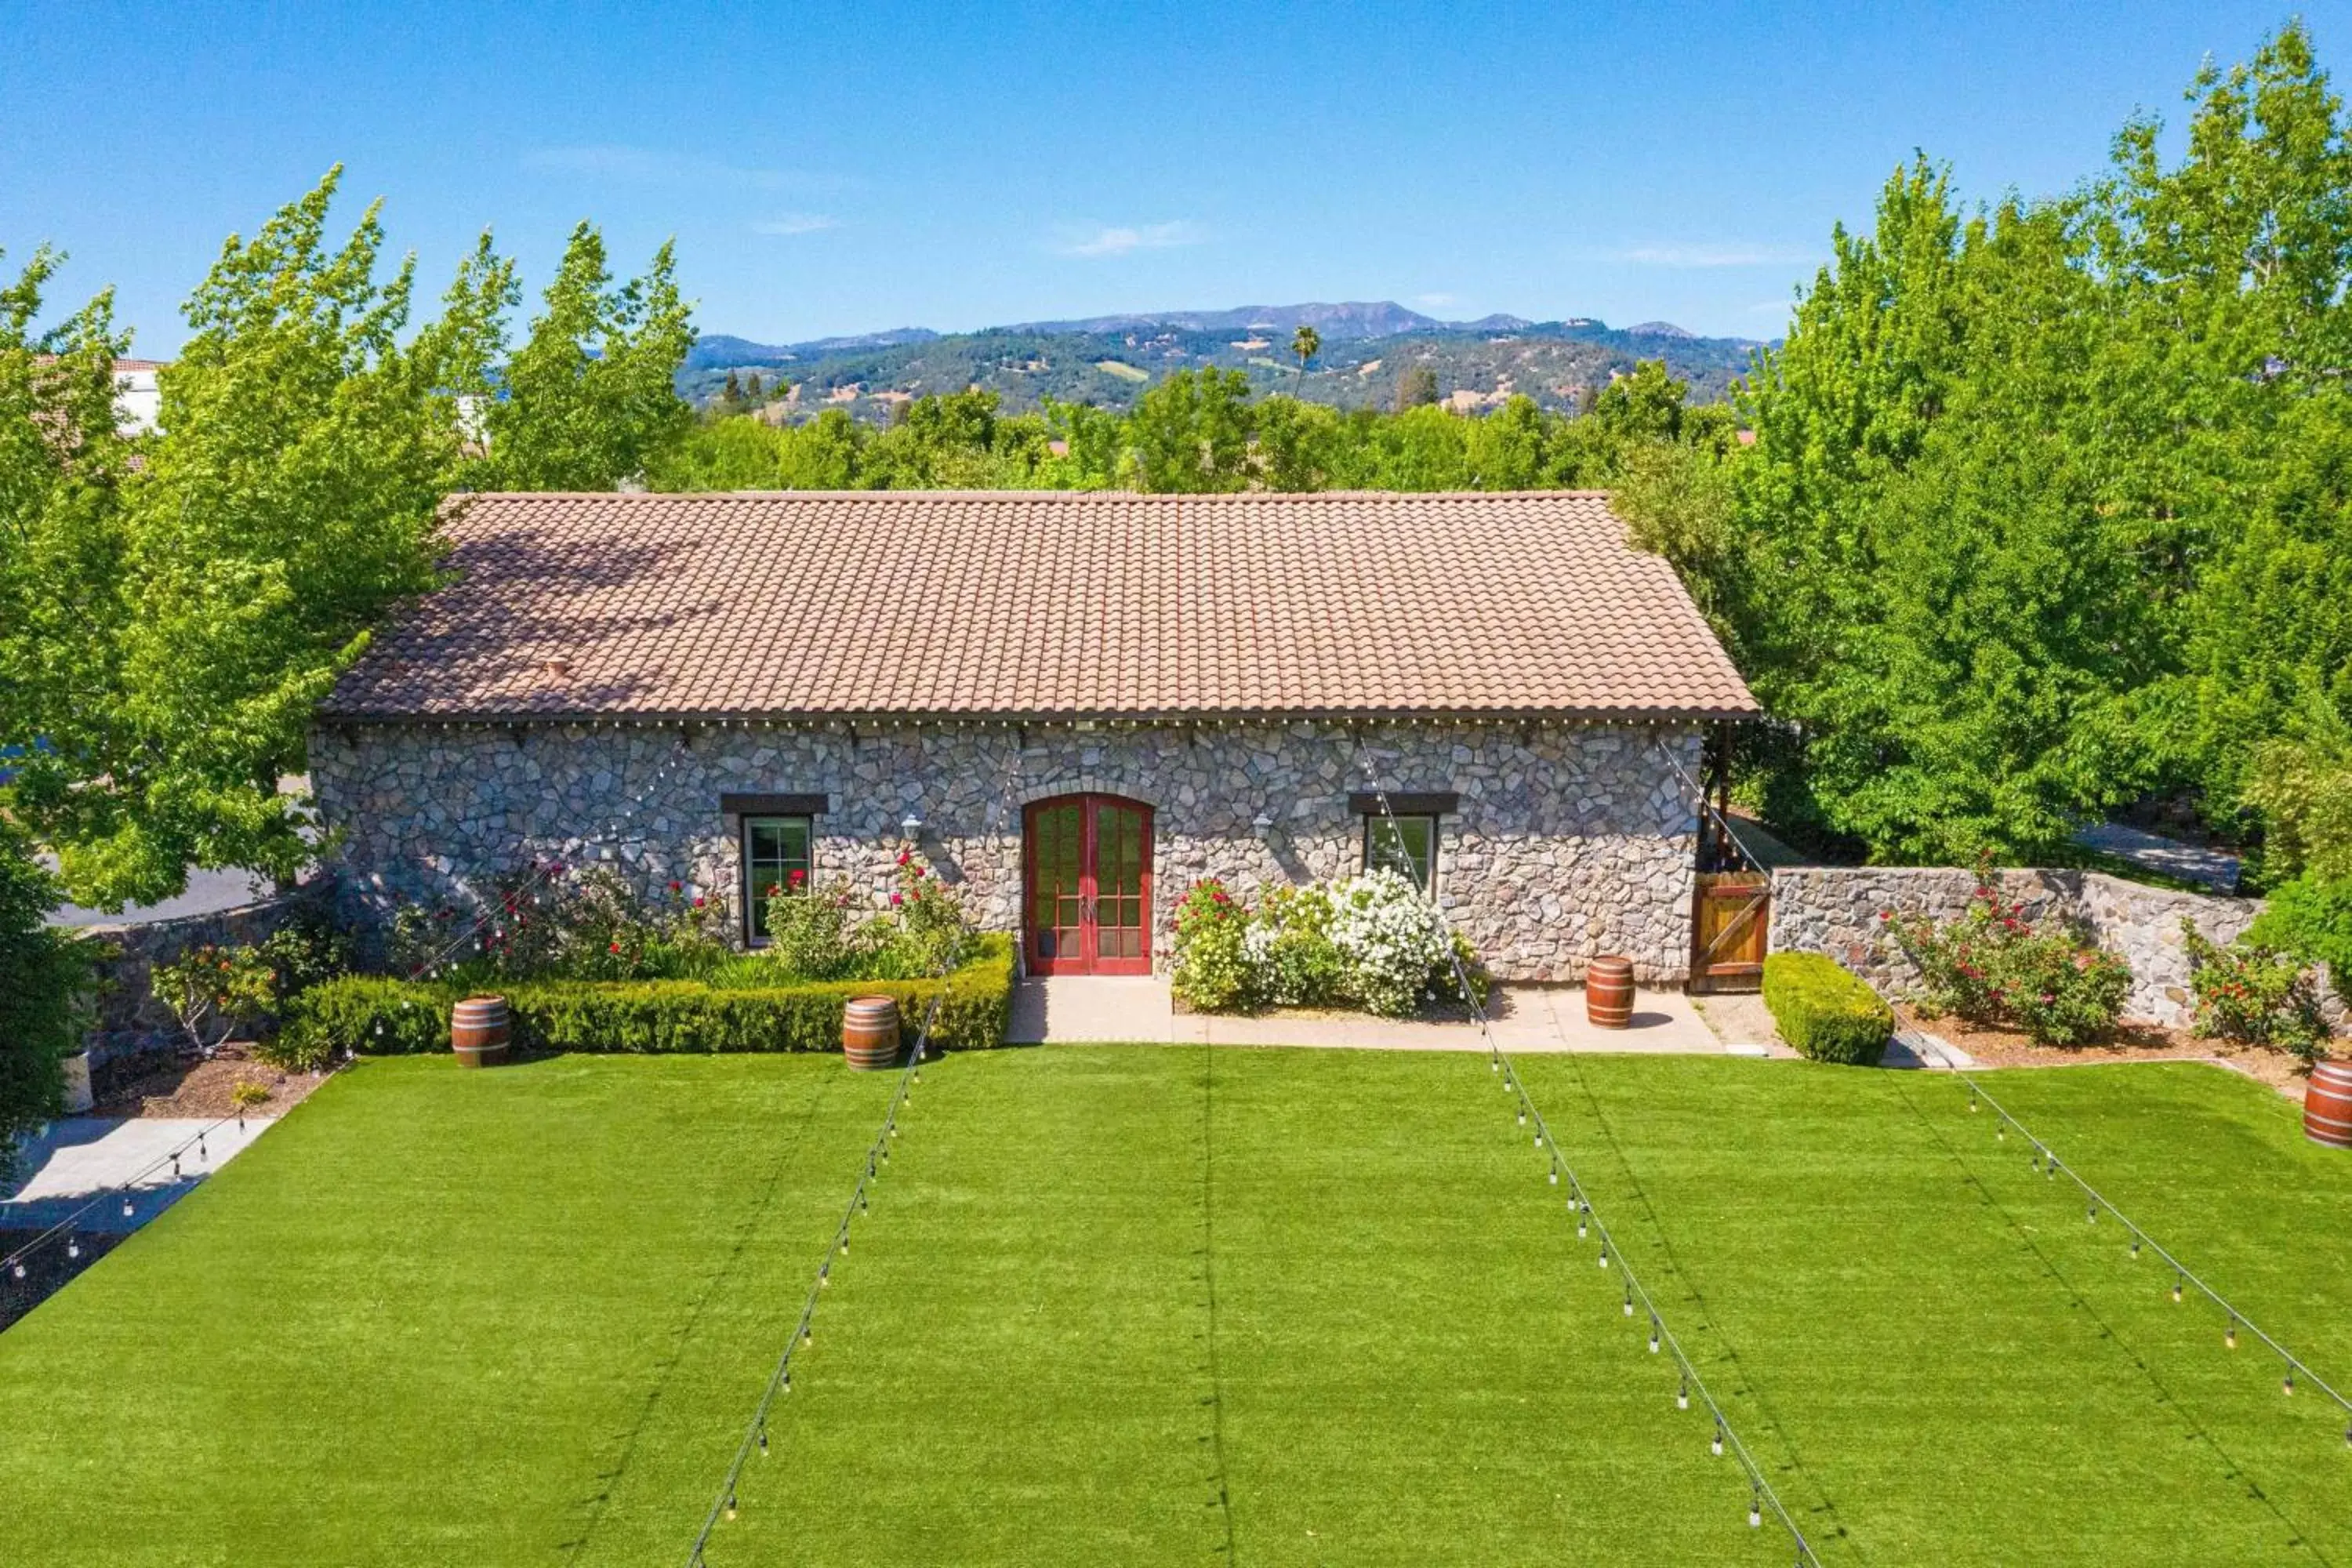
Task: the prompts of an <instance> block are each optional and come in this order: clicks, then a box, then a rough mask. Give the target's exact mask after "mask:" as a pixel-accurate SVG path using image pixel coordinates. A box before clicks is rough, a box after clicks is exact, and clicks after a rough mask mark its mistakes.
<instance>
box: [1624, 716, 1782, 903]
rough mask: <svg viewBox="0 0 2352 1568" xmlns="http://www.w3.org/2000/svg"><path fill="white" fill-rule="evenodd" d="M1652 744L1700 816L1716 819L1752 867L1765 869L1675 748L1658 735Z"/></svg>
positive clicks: (1651, 740) (1651, 741)
mask: <svg viewBox="0 0 2352 1568" xmlns="http://www.w3.org/2000/svg"><path fill="white" fill-rule="evenodd" d="M1650 743H1651V744H1652V745H1653V746H1655V747H1656V748H1657V750H1658V755H1660V756H1662V757H1664V758H1665V759H1666V766H1668V767H1670V768H1672V769H1674V770H1675V776H1676V777H1677V778H1679V779H1681V780H1682V781H1683V784H1684V787H1685V788H1686V789H1688V790H1689V791H1690V792H1691V796H1692V798H1693V799H1695V800H1696V801H1697V802H1698V809H1699V815H1700V816H1702V817H1709V816H1711V817H1713V818H1714V819H1715V823H1716V826H1718V827H1720V828H1722V829H1723V836H1724V837H1726V838H1728V839H1730V840H1731V842H1732V843H1733V844H1734V845H1735V846H1736V847H1738V850H1739V852H1740V853H1741V854H1742V855H1745V856H1746V857H1748V864H1749V865H1750V866H1753V867H1755V868H1757V869H1759V870H1762V869H1763V868H1764V861H1763V858H1762V857H1760V856H1759V855H1758V854H1757V853H1756V851H1755V850H1753V849H1751V848H1749V847H1748V840H1746V839H1745V838H1742V837H1739V835H1738V833H1737V832H1735V831H1734V830H1733V828H1732V826H1731V818H1730V817H1728V816H1725V815H1724V814H1723V813H1722V812H1720V811H1717V809H1716V808H1715V802H1713V801H1711V800H1709V799H1707V798H1706V785H1705V784H1701V783H1699V782H1698V781H1697V780H1696V779H1695V778H1693V777H1691V774H1690V770H1689V769H1687V768H1685V767H1684V766H1683V763H1682V759H1681V758H1680V757H1677V756H1675V752H1674V748H1673V747H1671V746H1669V745H1667V744H1666V742H1664V740H1663V739H1661V738H1660V737H1658V736H1656V735H1652V736H1651V737H1650Z"/></svg>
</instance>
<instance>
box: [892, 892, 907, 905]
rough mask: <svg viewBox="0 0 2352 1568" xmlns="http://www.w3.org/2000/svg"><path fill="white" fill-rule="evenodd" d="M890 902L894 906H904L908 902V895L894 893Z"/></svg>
mask: <svg viewBox="0 0 2352 1568" xmlns="http://www.w3.org/2000/svg"><path fill="white" fill-rule="evenodd" d="M890 901H891V902H892V903H894V904H903V903H905V902H906V901H907V895H906V894H904V893H893V894H891V895H890Z"/></svg>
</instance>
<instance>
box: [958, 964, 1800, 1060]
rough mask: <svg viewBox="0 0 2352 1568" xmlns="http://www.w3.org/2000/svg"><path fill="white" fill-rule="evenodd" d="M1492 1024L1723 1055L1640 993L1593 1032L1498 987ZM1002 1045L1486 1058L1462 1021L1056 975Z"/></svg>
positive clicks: (1564, 1046) (1541, 993) (1567, 1044)
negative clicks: (1225, 998)
mask: <svg viewBox="0 0 2352 1568" xmlns="http://www.w3.org/2000/svg"><path fill="white" fill-rule="evenodd" d="M1493 1025H1494V1030H1495V1043H1496V1045H1497V1046H1499V1047H1501V1048H1503V1049H1504V1050H1506V1051H1511V1052H1515V1053H1516V1052H1527V1053H1538V1052H1546V1051H1627V1052H1632V1051H1647V1052H1661V1053H1669V1054H1672V1053H1680V1054H1685V1055H1716V1056H1719V1055H1722V1054H1724V1052H1725V1050H1726V1048H1727V1047H1726V1046H1725V1044H1724V1042H1723V1040H1722V1039H1721V1038H1719V1037H1717V1035H1716V1033H1715V1031H1714V1030H1712V1029H1710V1028H1708V1027H1707V1026H1706V1022H1705V1021H1704V1020H1703V1019H1701V1018H1700V1016H1698V1012H1697V1010H1696V1008H1694V1007H1693V1006H1692V1005H1691V1004H1690V999H1689V998H1688V997H1686V996H1685V995H1683V994H1681V993H1680V992H1674V991H1643V992H1641V993H1639V994H1637V995H1636V996H1635V998H1634V1009H1633V1025H1632V1026H1631V1027H1629V1028H1624V1029H1596V1028H1594V1027H1593V1026H1591V1024H1589V1023H1587V1022H1586V1021H1585V1016H1584V993H1583V991H1582V990H1580V989H1574V988H1568V987H1561V986H1549V985H1522V986H1498V987H1496V1013H1495V1016H1494V1018H1493ZM1005 1038H1006V1039H1008V1040H1010V1041H1011V1042H1012V1043H1013V1044H1015V1045H1061V1044H1069V1043H1075V1042H1077V1041H1095V1042H1120V1041H1138V1042H1142V1041H1149V1042H1150V1043H1153V1044H1159V1045H1213V1046H1330V1047H1352V1048H1355V1049H1361V1050H1391V1051H1477V1050H1484V1049H1486V1043H1485V1041H1484V1040H1483V1038H1482V1037H1480V1035H1479V1031H1478V1029H1477V1026H1475V1025H1474V1024H1472V1023H1470V1022H1469V1021H1468V1020H1466V1019H1465V1020H1464V1021H1463V1022H1461V1023H1449V1024H1432V1023H1423V1022H1422V1021H1420V1020H1418V1019H1410V1018H1373V1017H1368V1016H1365V1015H1363V1014H1360V1013H1309V1012H1301V1011H1284V1012H1276V1013H1266V1014H1261V1015H1257V1016H1226V1015H1221V1014H1207V1013H1179V1012H1177V1011H1176V1009H1175V1005H1174V1003H1173V1001H1172V999H1171V997H1170V995H1169V992H1168V983H1167V982H1166V981H1165V980H1162V979H1159V978H1156V977H1141V976H1139V977H1137V978H1134V979H1126V978H1110V977H1094V976H1076V975H1057V976H1055V977H1054V978H1052V979H1049V980H1024V981H1022V982H1021V983H1020V984H1018V985H1017V986H1016V987H1015V988H1014V990H1013V1023H1012V1026H1011V1028H1010V1029H1008V1030H1007V1031H1006V1035H1005ZM1745 1054H1762V1053H1761V1052H1758V1051H1751V1052H1748V1053H1745Z"/></svg>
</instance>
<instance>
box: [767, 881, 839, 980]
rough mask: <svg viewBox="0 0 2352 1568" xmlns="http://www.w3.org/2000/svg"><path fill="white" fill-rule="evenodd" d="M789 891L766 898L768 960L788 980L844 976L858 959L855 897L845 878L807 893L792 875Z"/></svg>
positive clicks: (825, 978)
mask: <svg viewBox="0 0 2352 1568" xmlns="http://www.w3.org/2000/svg"><path fill="white" fill-rule="evenodd" d="M799 878H800V873H799V872H797V871H795V872H794V873H793V879H794V881H795V886H794V888H793V889H792V890H791V891H783V890H781V889H779V890H775V891H772V892H771V893H770V895H769V898H768V949H767V959H768V962H769V963H772V964H773V965H775V967H776V970H777V972H778V973H780V974H781V975H782V977H783V979H784V980H786V981H787V982H789V981H794V980H832V979H835V978H836V977H837V976H840V975H843V974H846V973H848V972H849V968H850V965H851V963H853V962H854V961H855V959H856V953H857V944H856V942H854V941H853V940H852V938H853V932H852V931H851V928H850V912H851V910H853V909H854V908H855V907H856V901H857V895H856V890H855V889H852V888H851V887H850V885H849V879H847V878H846V877H835V878H834V879H832V880H831V881H829V882H826V883H825V884H824V885H823V886H821V887H814V888H810V889H807V890H806V891H805V892H803V891H802V890H800V889H799V887H798V886H797V883H798V880H799Z"/></svg>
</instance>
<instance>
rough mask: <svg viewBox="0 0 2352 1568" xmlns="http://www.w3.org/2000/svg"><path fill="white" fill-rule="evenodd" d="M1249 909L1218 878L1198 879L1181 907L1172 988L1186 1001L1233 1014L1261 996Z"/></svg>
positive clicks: (1205, 1011) (1171, 973)
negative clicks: (1252, 953) (1253, 961)
mask: <svg viewBox="0 0 2352 1568" xmlns="http://www.w3.org/2000/svg"><path fill="white" fill-rule="evenodd" d="M1248 928H1249V914H1248V911H1247V910H1244V909H1243V908H1242V906H1241V905H1240V904H1239V903H1237V902H1235V901H1234V897H1233V895H1232V894H1230V893H1228V892H1226V891H1225V888H1224V884H1223V883H1222V882H1219V881H1217V880H1216V879H1213V878H1212V879H1208V880H1206V881H1201V882H1195V883H1193V884H1192V888H1191V889H1190V890H1189V891H1187V892H1186V893H1185V895H1184V897H1183V900H1182V901H1181V902H1180V903H1179V904H1178V905H1177V906H1176V950H1175V958H1174V962H1173V963H1172V965H1171V970H1170V973H1169V988H1170V989H1171V990H1172V991H1173V992H1174V993H1175V994H1176V997H1177V999H1178V1000H1179V1001H1181V1002H1182V1003H1183V1004H1184V1005H1186V1006H1189V1007H1195V1008H1198V1009H1199V1010H1200V1011H1202V1012H1203V1013H1231V1012H1235V1011H1238V1010H1240V1009H1242V1008H1245V1007H1248V1006H1250V1005H1253V1003H1254V1002H1255V999H1256V998H1255V987H1254V985H1253V984H1252V983H1251V981H1252V972H1251V966H1250V962H1249V954H1248V952H1247V951H1246V938H1247V932H1248Z"/></svg>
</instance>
